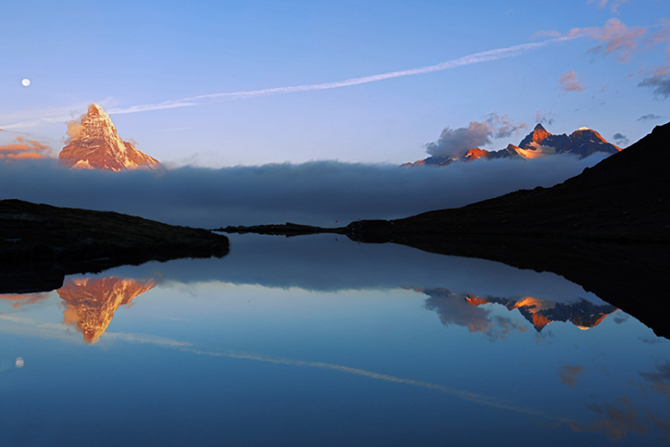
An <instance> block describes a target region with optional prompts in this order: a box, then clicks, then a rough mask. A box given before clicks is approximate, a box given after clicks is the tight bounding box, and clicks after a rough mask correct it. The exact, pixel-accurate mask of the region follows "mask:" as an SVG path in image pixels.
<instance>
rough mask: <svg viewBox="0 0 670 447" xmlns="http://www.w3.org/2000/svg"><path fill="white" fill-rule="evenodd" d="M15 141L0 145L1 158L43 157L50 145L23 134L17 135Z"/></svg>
mask: <svg viewBox="0 0 670 447" xmlns="http://www.w3.org/2000/svg"><path fill="white" fill-rule="evenodd" d="M14 141H15V142H14V143H11V144H5V145H2V146H0V160H2V159H25V158H32V159H34V158H43V157H44V155H43V154H44V153H46V152H48V151H49V149H50V147H49V146H47V145H46V144H42V143H40V142H39V141H35V140H26V139H25V138H24V137H22V136H18V137H16V139H15V140H14Z"/></svg>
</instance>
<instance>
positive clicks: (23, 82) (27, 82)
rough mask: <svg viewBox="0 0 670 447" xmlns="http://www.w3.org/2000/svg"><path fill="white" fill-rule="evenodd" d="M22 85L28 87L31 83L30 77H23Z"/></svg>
mask: <svg viewBox="0 0 670 447" xmlns="http://www.w3.org/2000/svg"><path fill="white" fill-rule="evenodd" d="M21 85H22V86H24V87H28V86H29V85H30V79H28V78H23V79H22V80H21Z"/></svg>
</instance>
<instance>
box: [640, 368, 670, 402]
mask: <svg viewBox="0 0 670 447" xmlns="http://www.w3.org/2000/svg"><path fill="white" fill-rule="evenodd" d="M640 376H642V378H643V379H644V380H646V381H647V382H651V386H652V388H653V389H654V390H656V392H658V393H660V394H670V362H667V361H666V362H665V363H662V364H660V365H656V371H653V372H641V373H640Z"/></svg>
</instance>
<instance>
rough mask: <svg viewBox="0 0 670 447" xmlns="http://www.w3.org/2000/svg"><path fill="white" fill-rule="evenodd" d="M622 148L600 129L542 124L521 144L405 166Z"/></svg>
mask: <svg viewBox="0 0 670 447" xmlns="http://www.w3.org/2000/svg"><path fill="white" fill-rule="evenodd" d="M620 150H621V149H620V148H618V147H617V146H615V145H613V144H610V143H608V142H607V141H606V140H605V139H604V138H603V137H602V136H601V135H600V134H599V133H598V132H596V131H595V130H592V129H588V128H586V127H582V128H580V129H577V130H575V131H574V132H572V133H571V134H570V135H566V134H560V135H553V134H551V133H549V132H548V131H547V130H546V129H545V128H544V127H543V126H542V124H538V125H537V126H535V128H534V129H533V131H532V132H531V133H529V134H528V135H526V136H525V137H524V138H523V139H522V140H521V142H520V143H519V145H518V146H515V145H513V144H508V145H507V147H506V148H505V149H500V150H498V151H487V150H486V149H480V148H476V147H475V148H472V149H470V150H469V151H468V152H466V154H465V155H464V156H463V157H460V158H447V157H440V156H432V157H428V158H425V159H423V160H419V161H417V162H415V163H405V164H404V165H403V166H408V167H409V166H422V165H427V166H438V167H439V166H446V165H448V164H451V163H453V162H455V161H466V162H467V161H473V160H477V159H480V158H483V159H496V158H521V159H533V158H537V157H546V156H551V155H557V154H573V155H576V156H578V157H579V158H584V157H588V156H589V155H591V154H594V153H596V152H602V153H605V154H616V153H617V152H619V151H620Z"/></svg>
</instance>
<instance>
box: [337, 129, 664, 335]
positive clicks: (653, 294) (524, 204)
mask: <svg viewBox="0 0 670 447" xmlns="http://www.w3.org/2000/svg"><path fill="white" fill-rule="evenodd" d="M669 166H670V124H666V125H664V126H659V127H656V128H655V129H654V131H653V132H652V133H651V134H650V135H647V136H646V137H644V138H643V139H641V140H640V141H638V142H637V143H635V144H634V145H632V146H631V147H629V148H628V149H626V150H624V151H622V152H620V153H618V154H614V155H612V156H611V157H609V158H607V159H605V160H603V161H602V162H600V163H599V164H598V165H596V166H594V167H593V168H591V169H586V170H585V171H584V172H583V173H582V174H580V175H578V176H576V177H573V178H571V179H569V180H566V181H565V182H563V183H561V184H559V185H556V186H554V187H551V188H546V189H544V188H536V189H534V190H532V191H518V192H514V193H511V194H507V195H504V196H502V197H498V198H495V199H490V200H486V201H483V202H479V203H475V204H472V205H469V206H465V207H463V208H458V209H449V210H440V211H432V212H428V213H423V214H419V215H417V216H413V217H408V218H405V219H398V220H393V221H382V220H378V221H359V222H353V223H351V224H349V226H348V227H347V228H346V233H347V235H348V236H349V237H350V238H352V239H354V240H358V241H362V242H396V243H400V244H405V245H409V246H413V247H416V248H419V249H421V250H425V251H430V252H434V253H442V254H449V255H457V256H468V257H478V258H485V259H491V260H494V261H499V262H503V263H506V264H508V265H512V266H515V267H519V268H529V269H534V270H537V271H551V272H554V273H557V274H559V275H562V276H564V277H565V278H567V279H569V280H570V281H573V282H575V283H577V284H580V285H581V286H583V287H584V288H585V289H586V290H588V291H592V292H594V293H595V294H596V295H598V296H599V297H600V298H602V299H604V300H606V301H608V302H609V303H611V304H613V305H615V306H617V307H619V308H622V309H623V310H624V311H626V312H628V313H631V314H632V315H634V316H635V317H636V318H638V319H640V320H641V321H642V322H643V323H645V324H646V325H648V326H650V327H651V328H652V329H654V331H655V332H656V333H657V334H662V335H664V336H666V337H667V336H669V335H670V329H669V328H668V326H667V317H666V315H665V313H663V312H659V310H660V306H661V305H662V304H661V303H659V299H660V300H662V299H664V298H666V297H667V296H670V284H669V283H668V281H667V279H666V277H667V272H668V271H670V244H669V242H670V176H668V173H667V171H668V167H669Z"/></svg>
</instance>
